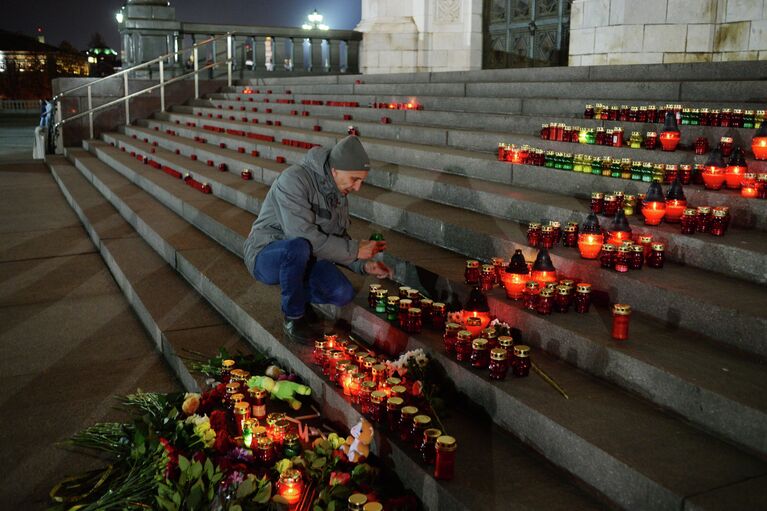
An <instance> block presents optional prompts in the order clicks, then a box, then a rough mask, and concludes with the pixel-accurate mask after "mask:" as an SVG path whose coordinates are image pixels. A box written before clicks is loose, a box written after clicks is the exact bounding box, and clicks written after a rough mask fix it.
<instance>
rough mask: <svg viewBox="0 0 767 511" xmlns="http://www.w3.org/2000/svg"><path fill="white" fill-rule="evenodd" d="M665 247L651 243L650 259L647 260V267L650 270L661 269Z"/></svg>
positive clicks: (661, 244)
mask: <svg viewBox="0 0 767 511" xmlns="http://www.w3.org/2000/svg"><path fill="white" fill-rule="evenodd" d="M665 250H666V246H665V245H664V244H663V243H653V244H652V252H650V257H648V258H647V266H649V267H650V268H663V262H664V258H665V257H664V251H665Z"/></svg>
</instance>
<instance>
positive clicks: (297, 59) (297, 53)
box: [292, 37, 306, 71]
mask: <svg viewBox="0 0 767 511" xmlns="http://www.w3.org/2000/svg"><path fill="white" fill-rule="evenodd" d="M292 41H293V71H304V70H305V69H306V68H305V67H304V38H303V37H294V38H293V39H292Z"/></svg>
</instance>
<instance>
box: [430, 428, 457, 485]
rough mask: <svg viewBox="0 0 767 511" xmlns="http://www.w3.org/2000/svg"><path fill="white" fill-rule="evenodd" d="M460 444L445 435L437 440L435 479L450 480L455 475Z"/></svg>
mask: <svg viewBox="0 0 767 511" xmlns="http://www.w3.org/2000/svg"><path fill="white" fill-rule="evenodd" d="M457 447H458V443H457V442H456V440H455V438H453V437H451V436H448V435H443V436H441V437H439V438H437V442H436V460H435V464H434V478H435V479H440V480H450V479H452V478H453V475H454V473H455V451H456V449H457Z"/></svg>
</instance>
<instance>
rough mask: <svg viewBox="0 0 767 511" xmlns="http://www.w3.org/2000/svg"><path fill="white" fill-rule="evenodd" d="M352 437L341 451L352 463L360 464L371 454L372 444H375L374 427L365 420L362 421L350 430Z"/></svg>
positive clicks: (347, 439) (348, 438)
mask: <svg viewBox="0 0 767 511" xmlns="http://www.w3.org/2000/svg"><path fill="white" fill-rule="evenodd" d="M349 433H351V435H350V436H349V437H347V438H346V443H345V444H344V445H342V446H341V450H342V451H343V452H344V454H346V457H347V458H348V459H349V461H350V462H352V463H359V462H360V461H362V460H364V459H365V458H367V457H368V454H370V444H371V443H372V442H373V426H371V425H370V423H369V422H368V421H366V420H365V419H360V421H359V422H358V423H357V424H356V425H355V426H354V427H353V428H352V429H351V430H349Z"/></svg>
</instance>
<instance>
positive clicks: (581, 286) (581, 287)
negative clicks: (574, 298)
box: [575, 282, 591, 293]
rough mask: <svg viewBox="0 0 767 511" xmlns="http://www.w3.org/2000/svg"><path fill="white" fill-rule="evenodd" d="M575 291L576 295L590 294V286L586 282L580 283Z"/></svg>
mask: <svg viewBox="0 0 767 511" xmlns="http://www.w3.org/2000/svg"><path fill="white" fill-rule="evenodd" d="M575 291H576V292H578V293H591V284H589V283H588V282H581V283H580V284H578V285H577V286H576V288H575Z"/></svg>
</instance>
